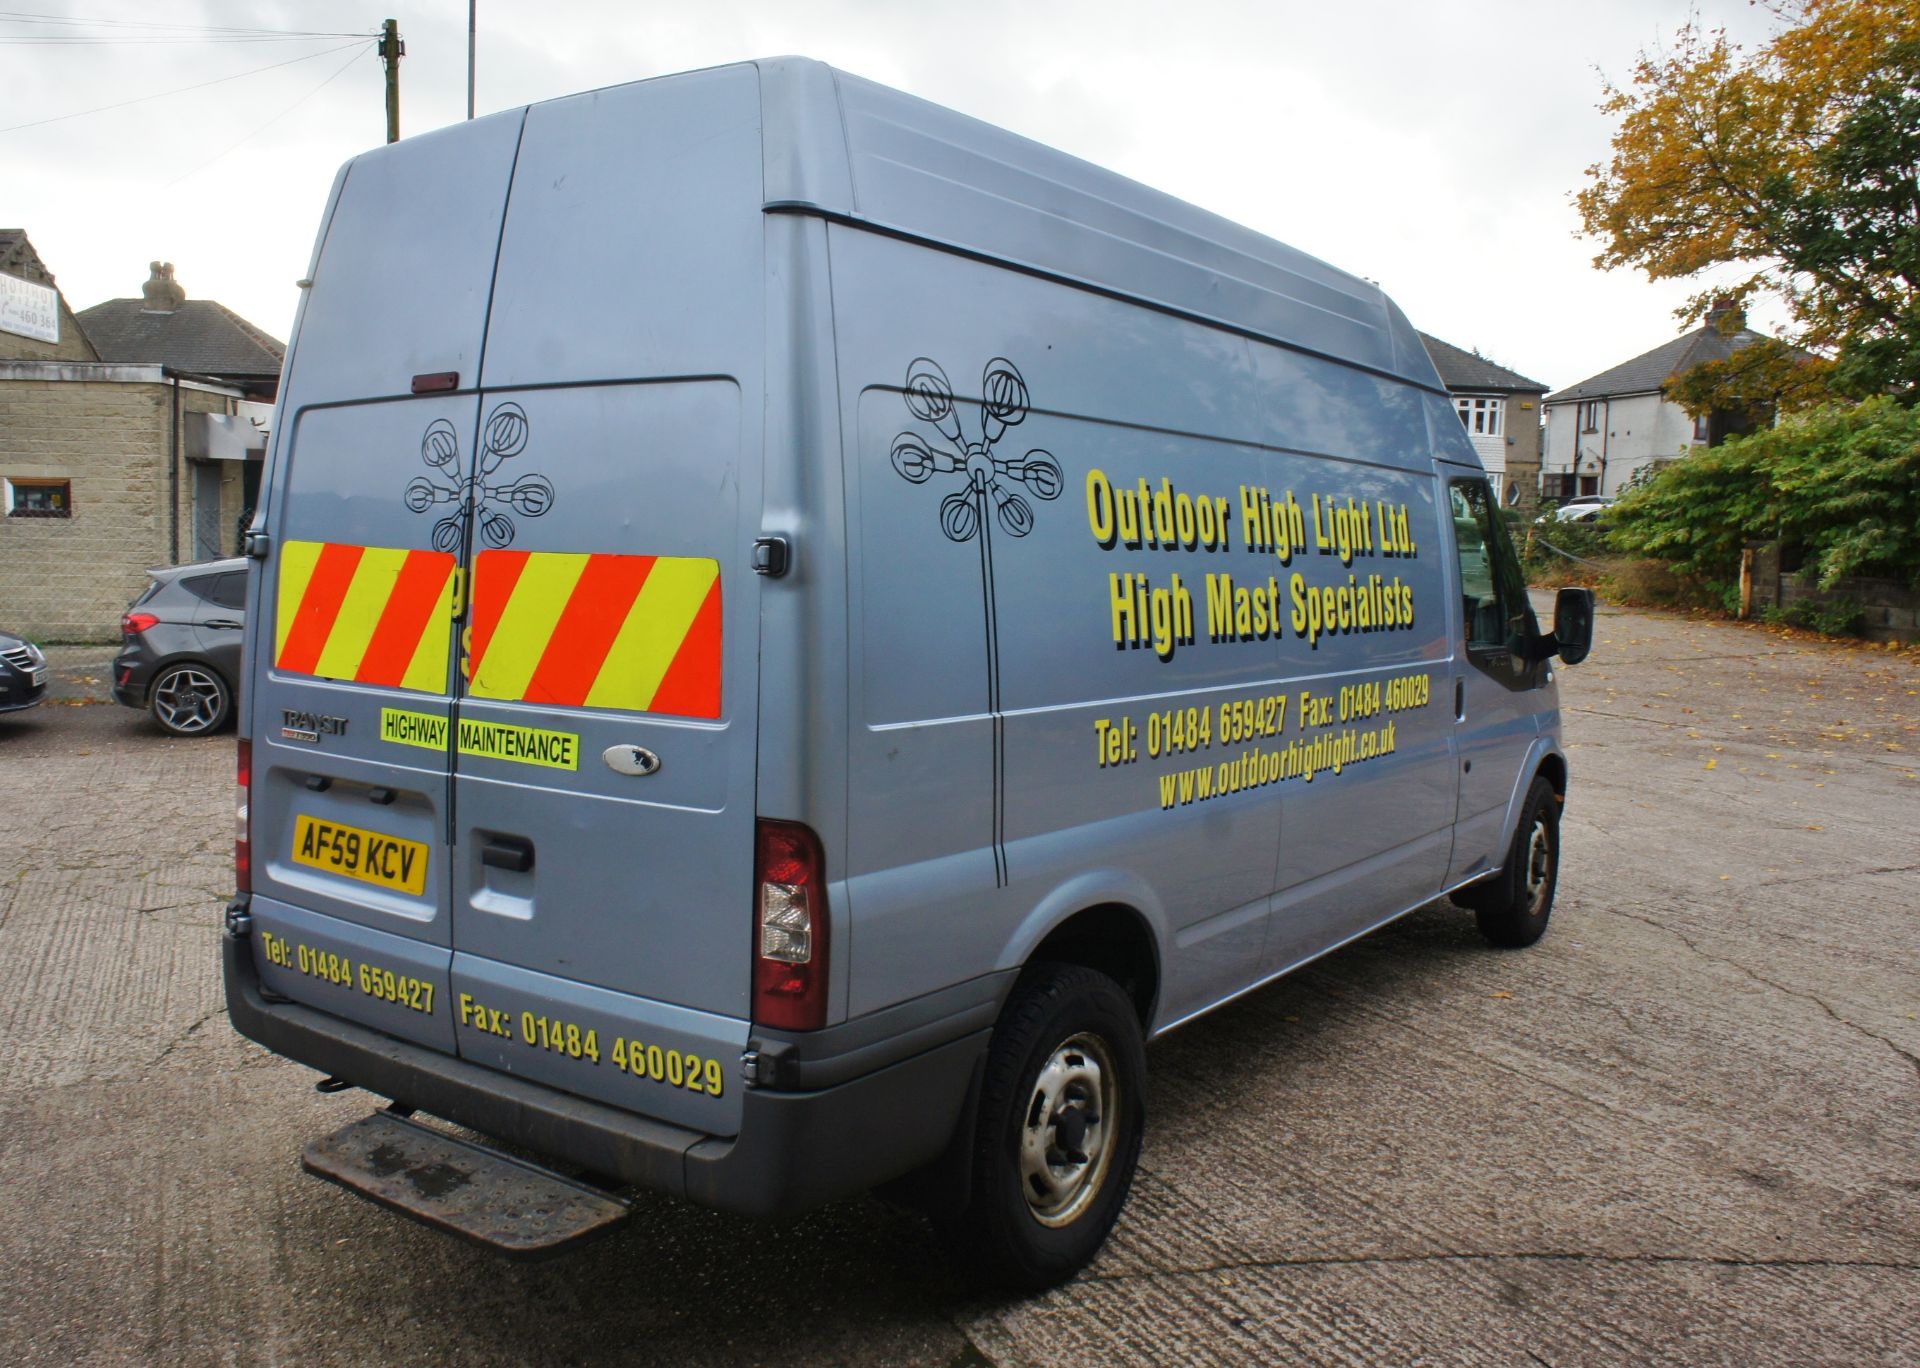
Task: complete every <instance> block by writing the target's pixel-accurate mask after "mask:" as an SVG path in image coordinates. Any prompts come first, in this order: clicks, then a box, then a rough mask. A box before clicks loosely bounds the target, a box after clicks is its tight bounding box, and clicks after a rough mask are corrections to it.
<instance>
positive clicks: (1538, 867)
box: [1527, 821, 1553, 917]
mask: <svg viewBox="0 0 1920 1368" xmlns="http://www.w3.org/2000/svg"><path fill="white" fill-rule="evenodd" d="M1552 884H1553V835H1552V833H1551V832H1549V831H1548V830H1547V824H1546V823H1545V822H1542V821H1536V822H1534V824H1533V830H1532V831H1531V832H1530V833H1528V836H1527V915H1528V916H1530V917H1537V916H1539V915H1540V913H1541V911H1542V910H1543V909H1544V908H1545V907H1546V905H1547V890H1548V889H1549V888H1550V887H1551V886H1552Z"/></svg>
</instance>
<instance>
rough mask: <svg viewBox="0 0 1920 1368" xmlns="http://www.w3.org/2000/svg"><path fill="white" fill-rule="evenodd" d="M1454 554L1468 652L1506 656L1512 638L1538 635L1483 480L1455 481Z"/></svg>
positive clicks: (1450, 490) (1452, 490)
mask: <svg viewBox="0 0 1920 1368" xmlns="http://www.w3.org/2000/svg"><path fill="white" fill-rule="evenodd" d="M1448 496H1449V502H1450V504H1451V505H1452V509H1453V540H1454V548H1455V550H1456V552H1457V553H1458V555H1459V557H1460V598H1461V603H1460V612H1461V617H1462V618H1463V620H1464V621H1465V623H1466V631H1467V649H1468V650H1501V651H1504V650H1507V649H1508V648H1509V646H1510V644H1511V643H1512V641H1513V638H1514V637H1515V636H1519V637H1521V638H1523V639H1524V638H1526V637H1528V636H1532V635H1534V634H1535V633H1537V632H1538V630H1539V629H1538V628H1537V627H1536V626H1535V624H1534V620H1533V605H1532V604H1531V603H1529V602H1528V601H1527V586H1526V580H1525V578H1524V577H1523V576H1522V575H1521V573H1520V563H1519V560H1518V559H1517V558H1516V557H1515V555H1514V551H1513V544H1512V542H1510V541H1509V540H1508V539H1507V535H1506V528H1505V527H1504V526H1502V525H1501V522H1500V517H1499V514H1498V513H1497V512H1496V511H1495V510H1494V506H1493V495H1492V493H1491V492H1490V491H1489V490H1488V488H1487V482H1486V481H1485V480H1454V481H1453V482H1452V483H1451V484H1450V485H1449V486H1448Z"/></svg>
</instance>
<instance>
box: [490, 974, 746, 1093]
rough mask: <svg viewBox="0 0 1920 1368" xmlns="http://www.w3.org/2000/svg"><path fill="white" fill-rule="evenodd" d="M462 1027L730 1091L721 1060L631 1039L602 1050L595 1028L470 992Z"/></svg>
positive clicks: (689, 1086) (674, 1081)
mask: <svg viewBox="0 0 1920 1368" xmlns="http://www.w3.org/2000/svg"><path fill="white" fill-rule="evenodd" d="M460 1024H461V1025H462V1026H465V1027H468V1028H470V1029H472V1030H476V1031H483V1032H485V1033H486V1034H488V1035H491V1036H497V1037H498V1038H500V1039H501V1040H512V1041H516V1042H518V1043H520V1044H522V1045H527V1046H530V1047H531V1048H533V1049H536V1050H546V1051H548V1052H549V1053H551V1054H558V1055H565V1056H566V1057H567V1058H568V1059H579V1060H584V1061H585V1062H587V1063H589V1064H592V1065H595V1066H596V1067H597V1066H598V1065H600V1064H601V1063H603V1062H604V1063H607V1064H610V1065H612V1066H613V1068H614V1069H616V1070H618V1071H619V1072H621V1073H624V1074H631V1075H632V1076H633V1077H635V1078H642V1079H646V1080H648V1081H649V1082H653V1083H664V1084H666V1085H667V1086H668V1087H670V1088H685V1089H686V1090H687V1091H688V1092H697V1093H705V1094H707V1095H708V1096H709V1097H718V1096H720V1093H721V1090H722V1089H723V1088H724V1087H725V1086H726V1071H725V1070H724V1069H722V1068H721V1066H720V1061H719V1060H717V1059H709V1058H707V1057H706V1056H704V1055H699V1054H695V1053H694V1052H693V1051H691V1050H675V1049H667V1048H662V1047H661V1046H659V1045H649V1044H647V1043H646V1042H644V1041H640V1040H634V1039H631V1038H629V1037H627V1036H613V1037H611V1040H612V1044H611V1045H610V1046H609V1047H607V1048H605V1049H603V1048H602V1046H601V1042H600V1032H598V1031H597V1030H594V1029H592V1028H591V1027H589V1028H586V1029H582V1028H581V1026H580V1025H579V1023H577V1022H572V1021H562V1020H560V1019H559V1018H558V1017H550V1016H542V1015H541V1014H540V1013H538V1012H520V1013H517V1014H516V1013H514V1012H512V1011H510V1010H509V1011H503V1010H501V1009H500V1008H497V1007H489V1006H487V1005H486V1004H485V1003H483V1002H479V1001H476V1000H475V999H474V997H473V995H472V994H471V993H462V994H460Z"/></svg>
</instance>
